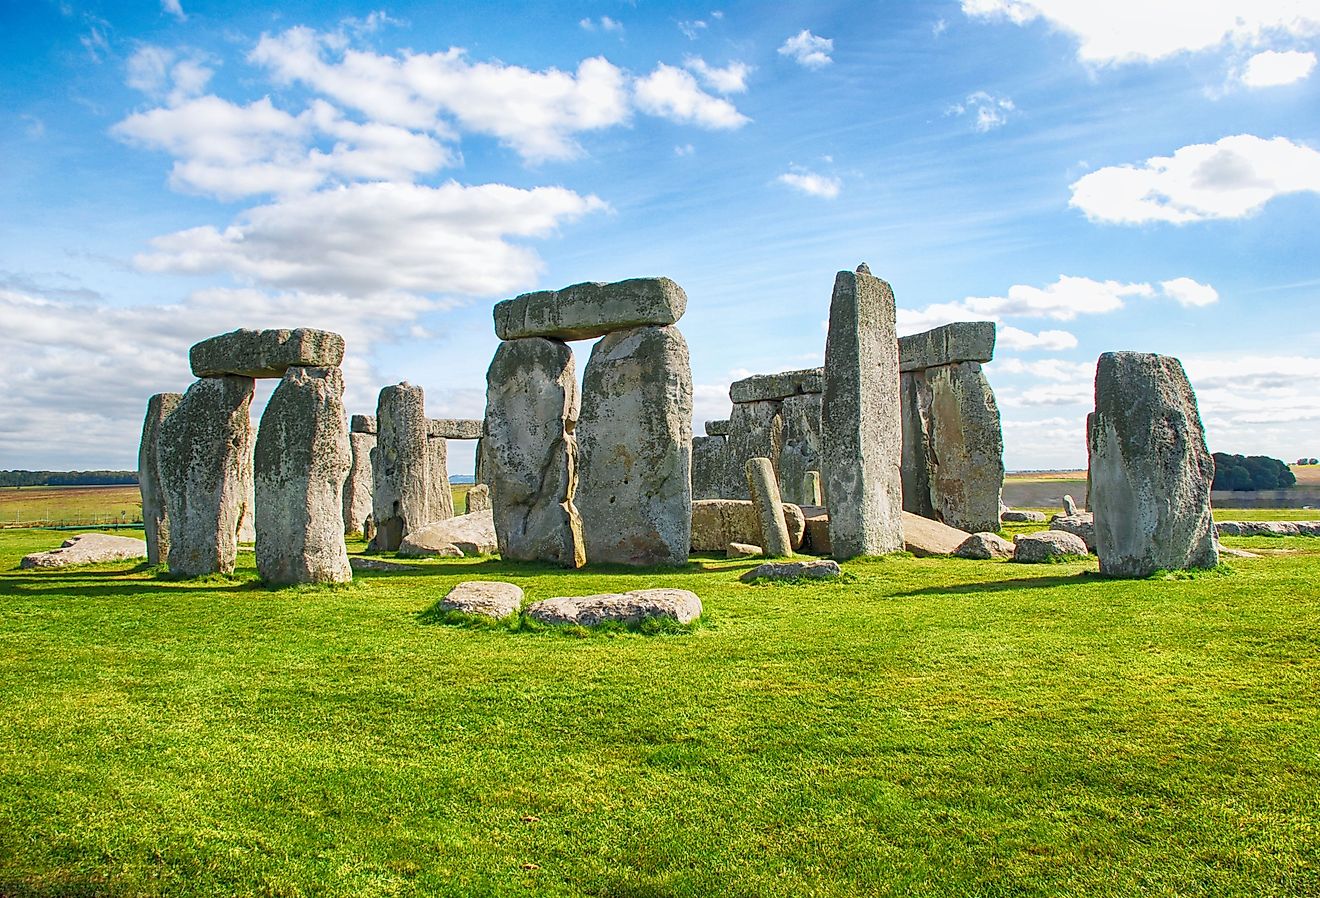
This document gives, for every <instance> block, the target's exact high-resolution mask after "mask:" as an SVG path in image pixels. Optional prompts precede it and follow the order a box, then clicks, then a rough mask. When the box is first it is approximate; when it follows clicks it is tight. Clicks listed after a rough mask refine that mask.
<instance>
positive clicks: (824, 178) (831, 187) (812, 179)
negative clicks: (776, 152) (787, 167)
mask: <svg viewBox="0 0 1320 898" xmlns="http://www.w3.org/2000/svg"><path fill="white" fill-rule="evenodd" d="M775 180H776V181H778V182H779V183H780V184H785V185H787V186H789V187H791V188H793V189H794V190H796V191H798V192H799V193H805V194H806V195H807V196H816V197H820V198H821V199H826V200H832V199H835V198H836V197H838V195H839V191H840V190H841V189H842V188H843V182H842V181H841V180H839V179H838V178H836V177H833V176H830V175H821V174H817V173H816V172H813V171H809V170H807V169H805V168H802V169H797V170H795V171H786V172H784V173H783V174H782V175H780V176H779V177H778V178H776V179H775Z"/></svg>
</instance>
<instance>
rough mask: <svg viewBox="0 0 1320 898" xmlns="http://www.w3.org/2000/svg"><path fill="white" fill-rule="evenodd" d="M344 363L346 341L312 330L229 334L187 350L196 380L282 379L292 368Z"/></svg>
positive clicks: (276, 330) (321, 366)
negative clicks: (234, 377)
mask: <svg viewBox="0 0 1320 898" xmlns="http://www.w3.org/2000/svg"><path fill="white" fill-rule="evenodd" d="M343 360H344V338H343V337H341V336H339V334H335V333H331V332H330V331H323V330H317V329H316V328H311V327H300V328H297V329H296V330H288V329H286V328H279V329H274V330H261V331H258V330H247V329H242V330H236V331H230V332H229V333H227V334H220V335H219V336H218V337H211V338H210V339H207V340H203V341H202V342H200V343H197V344H195V345H194V346H193V348H192V349H190V350H188V361H189V362H191V363H192V371H193V374H194V375H195V376H197V377H218V376H220V375H222V374H237V375H241V376H243V377H283V376H284V372H285V371H287V370H288V369H290V368H293V367H302V368H337V367H339V363H340V362H342V361H343Z"/></svg>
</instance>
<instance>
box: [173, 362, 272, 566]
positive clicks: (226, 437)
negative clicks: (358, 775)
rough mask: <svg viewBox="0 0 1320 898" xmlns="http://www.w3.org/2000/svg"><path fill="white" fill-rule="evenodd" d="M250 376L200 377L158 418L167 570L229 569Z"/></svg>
mask: <svg viewBox="0 0 1320 898" xmlns="http://www.w3.org/2000/svg"><path fill="white" fill-rule="evenodd" d="M252 389H253V380H252V378H250V377H235V376H229V377H204V378H202V379H201V380H198V381H197V382H195V383H194V384H193V385H192V386H191V387H189V388H188V391H187V392H186V393H184V394H183V399H181V400H180V401H179V404H178V405H177V406H176V407H175V409H174V411H172V412H171V413H170V414H169V415H168V416H166V417H165V419H164V420H162V421H161V423H160V435H159V437H158V441H159V442H158V443H157V451H156V458H157V464H158V465H159V474H160V485H161V490H162V491H163V493H164V496H165V514H166V516H167V517H168V518H169V528H170V551H169V568H170V573H171V574H175V575H177V576H180V577H200V576H204V575H206V574H231V573H233V571H234V559H235V558H236V557H237V554H238V535H239V527H240V523H241V521H242V520H243V515H244V511H245V509H246V506H247V502H248V493H249V489H250V485H251V482H252V421H251V418H250V416H249V406H250V404H251V402H252Z"/></svg>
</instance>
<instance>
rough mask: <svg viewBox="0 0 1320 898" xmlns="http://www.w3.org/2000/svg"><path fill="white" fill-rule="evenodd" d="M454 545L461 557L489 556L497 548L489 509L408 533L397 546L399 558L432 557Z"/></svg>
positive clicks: (492, 518) (492, 514)
mask: <svg viewBox="0 0 1320 898" xmlns="http://www.w3.org/2000/svg"><path fill="white" fill-rule="evenodd" d="M445 546H456V547H457V548H458V549H459V550H460V551H462V553H463V554H464V555H490V554H492V553H494V552H495V551H496V550H497V549H498V548H499V541H498V540H497V539H496V538H495V516H494V513H493V512H491V511H490V510H489V509H487V510H486V511H472V512H469V513H467V514H462V515H459V516H458V517H456V518H449V519H447V520H444V521H436V522H435V523H434V524H427V525H426V526H425V527H421V528H419V529H417V530H414V531H412V532H411V533H409V534H408V535H407V536H405V537H404V538H403V542H402V543H400V544H399V554H400V555H435V554H438V553H439V552H441V551H442V550H443V549H444V547H445Z"/></svg>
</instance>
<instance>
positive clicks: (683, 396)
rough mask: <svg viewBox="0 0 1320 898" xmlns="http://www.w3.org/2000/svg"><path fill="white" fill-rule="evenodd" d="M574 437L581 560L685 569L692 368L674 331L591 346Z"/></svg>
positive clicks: (636, 333)
mask: <svg viewBox="0 0 1320 898" xmlns="http://www.w3.org/2000/svg"><path fill="white" fill-rule="evenodd" d="M577 435H578V456H579V458H580V460H581V461H580V463H579V468H578V490H577V492H576V494H575V502H576V504H577V507H578V510H579V511H580V513H581V515H582V535H583V538H584V540H585V543H586V551H587V561H588V562H591V563H593V564H598V563H604V564H633V565H655V564H673V565H678V564H686V563H687V558H688V549H689V546H690V545H691V542H692V369H691V366H690V364H689V361H688V348H687V343H686V342H685V341H684V340H683V335H682V334H681V333H679V330H678V328H676V327H673V326H668V327H639V328H635V329H632V330H624V331H616V332H615V333H612V334H610V335H608V336H606V337H605V338H603V339H602V340H601V341H600V342H598V343H597V344H596V345H595V346H594V347H593V348H592V350H591V358H590V359H589V360H588V361H587V367H586V370H585V371H584V372H583V375H582V413H581V416H580V418H579V420H578V427H577Z"/></svg>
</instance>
